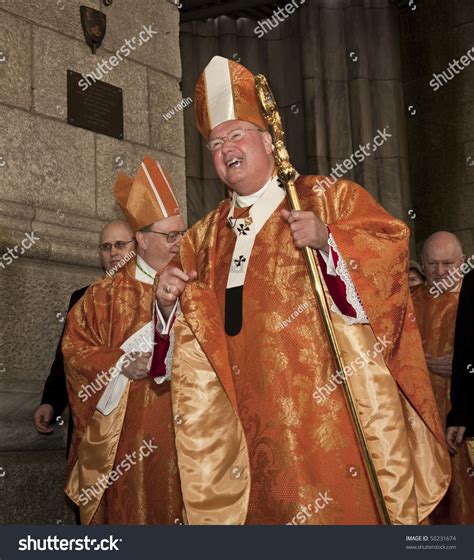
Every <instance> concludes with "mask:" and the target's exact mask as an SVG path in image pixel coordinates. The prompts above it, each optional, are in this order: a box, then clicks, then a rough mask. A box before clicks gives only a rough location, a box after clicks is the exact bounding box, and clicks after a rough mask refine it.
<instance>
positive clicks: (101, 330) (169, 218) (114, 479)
mask: <svg viewBox="0 0 474 560" xmlns="http://www.w3.org/2000/svg"><path fill="white" fill-rule="evenodd" d="M115 196H116V198H117V200H118V202H119V204H120V205H121V207H122V209H123V211H124V213H125V215H126V217H127V221H128V223H129V224H130V226H131V227H132V229H133V231H134V232H136V233H135V236H136V239H137V253H138V254H137V255H136V258H132V259H131V260H130V262H128V263H127V264H125V265H124V266H122V267H121V268H119V269H118V270H116V271H115V272H114V271H112V273H110V272H109V273H108V274H107V275H106V276H104V277H102V278H101V279H99V280H97V281H96V282H94V283H93V284H92V285H91V286H90V287H89V289H88V290H87V292H86V294H85V295H84V297H83V298H82V299H81V301H80V302H79V303H78V304H76V306H75V307H74V308H73V309H72V311H71V312H70V314H69V315H68V319H67V327H66V331H65V334H64V338H63V345H62V351H63V355H64V361H65V369H66V379H67V385H68V392H69V400H70V403H71V409H72V414H73V418H74V434H73V440H72V447H71V451H70V453H69V460H68V476H67V484H66V493H67V495H68V496H69V497H70V498H71V499H72V500H73V501H74V502H75V503H76V504H77V505H78V506H79V508H80V517H81V523H82V524H173V523H177V522H179V519H180V516H181V503H182V502H181V493H180V488H179V475H178V469H177V463H176V452H175V446H174V433H173V422H172V414H171V397H170V383H169V375H163V372H162V371H160V368H159V367H156V362H157V361H160V360H159V358H160V356H157V353H156V351H153V349H154V346H155V343H154V341H155V339H156V338H157V337H159V336H160V335H159V334H157V333H156V331H155V322H154V319H153V317H154V314H153V308H154V294H153V283H154V281H155V279H156V277H157V274H159V270H161V269H162V268H163V267H164V266H166V265H167V264H168V262H169V261H170V260H171V258H172V257H173V256H174V255H175V254H176V253H177V251H178V249H179V244H180V241H181V237H182V234H183V233H184V232H183V229H184V223H183V219H182V217H181V215H180V212H179V208H178V204H177V202H176V199H175V196H174V194H173V189H172V187H171V182H170V179H169V177H168V176H167V174H166V172H165V171H164V170H163V169H162V168H161V166H160V165H159V163H157V162H155V161H154V160H152V159H151V158H145V160H144V162H143V163H142V166H141V168H140V170H139V172H138V173H137V176H136V177H135V179H133V180H132V179H130V178H128V177H127V176H126V175H120V176H119V177H118V178H117V181H116V184H115ZM122 264H123V263H122ZM160 365H161V364H160Z"/></svg>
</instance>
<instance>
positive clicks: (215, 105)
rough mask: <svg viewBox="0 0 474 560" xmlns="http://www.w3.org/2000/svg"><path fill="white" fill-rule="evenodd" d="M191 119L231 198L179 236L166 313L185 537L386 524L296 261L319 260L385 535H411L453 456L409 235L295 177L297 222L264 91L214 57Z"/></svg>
mask: <svg viewBox="0 0 474 560" xmlns="http://www.w3.org/2000/svg"><path fill="white" fill-rule="evenodd" d="M195 110H196V122H197V126H198V129H199V130H200V132H201V133H202V135H203V136H204V138H205V141H206V142H207V147H208V148H209V150H210V151H211V155H212V159H213V162H214V166H215V168H216V171H217V173H218V175H219V177H220V178H221V179H222V181H223V182H224V183H225V184H226V185H227V186H228V187H229V188H230V189H231V190H232V200H225V201H223V202H222V203H221V204H220V205H219V207H218V208H217V209H216V210H215V211H214V212H212V213H210V214H209V215H208V216H206V217H205V218H203V219H202V220H201V221H200V222H198V223H197V224H196V225H195V226H194V227H193V228H192V229H191V230H190V232H189V233H188V234H187V235H186V236H185V238H184V239H183V243H182V244H181V249H180V257H181V269H180V268H179V267H170V268H169V269H167V270H165V271H164V272H163V274H162V276H161V278H160V282H159V285H158V287H157V297H158V301H159V304H160V309H161V310H162V311H163V313H165V314H166V315H169V316H170V317H171V316H172V306H173V305H175V302H176V300H177V297H178V296H180V303H181V307H182V314H181V315H180V316H179V317H178V318H177V319H176V321H175V323H174V330H175V334H176V344H175V351H174V357H173V379H172V399H173V413H174V418H175V432H176V446H177V453H178V464H179V470H180V476H181V482H182V491H183V501H184V510H185V519H186V521H187V522H188V523H190V524H244V523H247V524H378V523H382V519H383V516H382V515H381V514H379V508H378V506H377V502H376V501H375V499H374V494H373V492H372V490H371V485H370V481H369V476H368V474H367V471H366V468H365V465H364V461H363V458H362V454H361V443H360V441H359V439H358V437H357V435H356V433H355V431H354V428H353V425H352V419H351V415H350V412H349V409H348V406H347V404H346V401H345V399H344V395H343V391H342V388H341V381H342V375H343V373H342V372H336V369H335V365H334V361H333V358H332V355H331V351H330V347H329V344H328V340H327V336H326V333H325V331H324V328H323V324H322V321H321V318H320V315H319V311H318V308H317V304H316V302H315V299H314V296H313V293H312V289H311V286H310V282H309V279H308V274H307V270H306V267H305V263H304V259H303V256H302V253H301V251H300V248H301V247H303V246H310V247H312V248H313V249H314V250H315V251H316V254H317V258H318V259H319V261H320V265H321V268H322V270H323V274H324V280H325V286H326V290H327V294H328V298H329V300H330V303H331V314H332V320H333V323H334V325H335V328H336V333H337V338H338V342H339V344H340V346H341V348H342V351H343V357H344V361H345V364H346V367H345V368H344V374H345V375H346V377H347V379H348V383H349V384H350V387H351V391H352V394H353V396H354V401H355V406H356V411H357V414H358V417H359V419H360V422H361V424H362V429H363V434H364V438H365V443H366V445H367V447H368V450H369V454H370V457H371V461H372V463H373V467H374V470H375V476H376V480H377V481H378V483H379V485H380V487H381V491H382V494H383V500H384V503H385V506H386V508H387V510H388V516H389V522H390V523H396V524H417V523H420V522H422V521H423V520H425V519H426V518H427V516H429V514H430V513H431V511H432V510H433V509H434V508H435V507H436V505H437V503H438V502H439V501H440V499H441V497H442V496H443V494H444V492H445V491H446V489H447V486H448V484H449V479H450V467H449V457H448V453H447V450H446V447H445V441H444V434H443V431H442V428H441V425H440V423H439V418H438V414H437V411H436V405H435V401H434V397H433V392H432V389H431V385H430V383H429V379H428V373H427V371H426V365H425V362H424V357H423V351H422V347H421V341H420V338H419V333H418V330H417V328H416V324H415V323H413V322H412V321H410V319H409V318H408V317H409V314H410V312H411V311H412V305H411V299H410V297H409V290H408V282H407V275H408V236H409V230H408V228H407V226H406V225H404V224H403V223H402V222H400V221H398V220H396V219H395V218H393V217H392V216H390V215H389V214H388V213H387V212H385V210H383V208H381V206H379V205H378V204H377V203H376V202H375V200H374V199H373V198H372V197H371V196H370V195H369V194H368V193H367V192H366V191H365V190H364V189H363V188H361V187H360V186H358V185H356V184H354V183H352V182H351V181H347V180H339V181H337V182H335V183H334V182H333V183H332V184H331V183H330V182H329V179H328V178H325V177H321V176H300V177H298V179H297V181H296V188H297V190H298V194H299V196H300V200H301V204H302V208H303V210H302V211H300V212H291V213H290V212H289V209H288V204H287V201H286V198H285V193H284V190H283V189H282V188H281V186H280V185H279V182H278V179H277V177H276V176H275V169H274V159H273V156H272V137H271V135H270V134H269V132H268V131H267V126H266V124H265V121H264V119H263V117H262V114H261V112H260V108H259V103H258V100H257V96H256V93H255V80H254V76H253V75H252V74H251V73H250V72H249V71H248V70H247V69H246V68H244V67H243V66H241V65H239V64H237V63H235V62H234V61H229V60H226V59H223V58H221V57H215V58H214V59H212V61H211V62H210V63H209V65H208V66H207V67H206V69H205V71H204V72H203V74H202V76H201V77H200V79H199V81H198V84H197V86H196V93H195Z"/></svg>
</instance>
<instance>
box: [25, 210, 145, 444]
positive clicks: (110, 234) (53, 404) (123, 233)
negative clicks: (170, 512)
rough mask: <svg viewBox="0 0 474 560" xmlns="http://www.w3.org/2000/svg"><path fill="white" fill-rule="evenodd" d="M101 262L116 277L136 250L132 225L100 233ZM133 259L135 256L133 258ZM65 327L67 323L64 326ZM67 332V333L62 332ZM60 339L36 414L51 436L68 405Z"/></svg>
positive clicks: (73, 298)
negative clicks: (117, 272)
mask: <svg viewBox="0 0 474 560" xmlns="http://www.w3.org/2000/svg"><path fill="white" fill-rule="evenodd" d="M99 250H100V260H101V263H102V267H103V268H104V270H105V271H106V272H107V274H111V275H112V274H114V272H116V271H117V270H118V268H120V267H121V266H123V265H124V264H125V263H126V262H127V261H125V257H126V256H127V255H128V254H129V253H132V252H134V251H135V238H134V235H133V232H132V230H131V229H130V226H129V225H128V224H127V223H126V222H124V221H121V220H117V221H114V222H111V223H109V224H107V225H106V226H105V227H104V228H103V229H102V231H101V233H100V241H99ZM131 256H133V255H131ZM127 260H129V259H128V258H127ZM87 288H88V286H86V287H84V288H81V289H79V290H76V291H75V292H73V293H72V295H71V299H70V301H69V307H68V312H69V311H70V310H71V309H72V307H73V306H74V305H75V304H76V303H77V302H78V301H79V300H80V299H81V297H82V296H83V295H84V294H85V293H86V290H87ZM64 324H66V323H64ZM63 332H64V331H63ZM61 339H62V334H61V338H60V340H59V344H58V347H57V349H56V356H55V358H54V362H53V365H52V366H51V371H50V373H49V375H48V378H47V379H46V382H45V384H44V390H43V397H42V399H41V404H40V406H39V407H38V408H37V409H36V412H35V414H34V421H35V427H36V429H37V431H38V432H39V433H40V434H50V433H52V432H53V431H54V428H53V427H52V425H53V424H54V423H55V422H56V420H57V419H58V417H59V416H61V414H62V412H63V410H64V409H65V407H66V405H67V404H68V395H67V389H66V377H65V374H64V363H63V355H62V352H61ZM72 429H73V425H72V416H71V415H70V416H69V427H68V438H67V448H66V449H67V451H69V444H70V440H71V434H72Z"/></svg>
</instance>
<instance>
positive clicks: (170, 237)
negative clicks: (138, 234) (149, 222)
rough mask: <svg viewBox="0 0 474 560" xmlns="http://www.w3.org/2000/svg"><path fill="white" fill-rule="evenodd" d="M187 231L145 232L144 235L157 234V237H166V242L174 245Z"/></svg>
mask: <svg viewBox="0 0 474 560" xmlns="http://www.w3.org/2000/svg"><path fill="white" fill-rule="evenodd" d="M186 231H187V230H183V231H170V232H164V231H152V230H150V231H145V232H144V233H157V234H158V235H166V241H168V243H174V242H175V241H176V240H177V239H178V237H180V236H181V237H183V235H184V234H185V233H186Z"/></svg>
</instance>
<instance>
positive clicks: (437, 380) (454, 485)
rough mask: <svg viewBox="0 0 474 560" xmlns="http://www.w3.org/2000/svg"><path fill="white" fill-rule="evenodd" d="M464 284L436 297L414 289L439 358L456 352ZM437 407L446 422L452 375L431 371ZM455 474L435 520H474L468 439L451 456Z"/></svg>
mask: <svg viewBox="0 0 474 560" xmlns="http://www.w3.org/2000/svg"><path fill="white" fill-rule="evenodd" d="M460 290H461V284H459V286H457V288H456V289H454V290H453V291H451V292H446V293H443V294H440V295H439V296H438V297H434V296H433V295H432V294H430V292H429V288H428V287H427V286H426V285H421V286H418V287H417V288H416V290H415V292H414V293H413V304H414V306H415V314H416V319H417V322H418V326H419V329H420V333H421V338H422V342H423V348H424V351H425V353H426V354H429V355H431V356H432V357H433V358H440V357H442V356H446V355H448V354H451V355H452V353H453V344H454V328H455V325H456V313H457V308H458V303H459V292H460ZM430 378H431V383H432V385H433V390H434V394H435V397H436V402H437V404H438V410H439V413H440V416H441V421H442V422H443V425H444V424H445V423H446V418H447V415H448V412H449V411H450V409H451V401H450V391H451V378H449V377H442V376H441V375H436V374H435V373H432V372H430ZM451 467H452V470H453V478H452V481H451V485H450V487H449V490H448V492H447V493H446V496H445V497H444V499H443V500H442V501H441V503H440V504H439V506H438V507H437V508H436V510H435V511H434V512H433V514H432V515H431V516H430V520H431V522H432V523H436V524H456V525H457V524H474V493H473V487H472V477H470V476H469V475H470V473H471V470H470V468H471V469H472V466H471V462H470V459H469V453H468V450H467V446H466V443H463V444H462V446H461V447H460V448H459V450H458V452H457V454H456V456H455V457H452V458H451Z"/></svg>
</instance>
